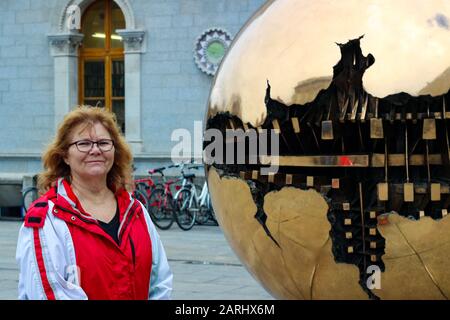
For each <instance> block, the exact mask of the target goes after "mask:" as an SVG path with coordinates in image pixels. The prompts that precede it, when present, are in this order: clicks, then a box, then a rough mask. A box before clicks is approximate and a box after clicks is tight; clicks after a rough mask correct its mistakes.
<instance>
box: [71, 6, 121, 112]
mask: <svg viewBox="0 0 450 320" xmlns="http://www.w3.org/2000/svg"><path fill="white" fill-rule="evenodd" d="M98 2H103V4H104V12H105V19H104V26H103V30H104V32H105V47H104V48H84V47H83V46H82V45H81V46H80V47H79V48H78V102H79V104H80V105H81V104H84V101H85V100H89V99H94V98H93V97H85V96H84V92H85V91H84V87H85V83H84V64H85V62H88V61H103V62H104V65H105V80H104V81H105V92H104V97H96V98H97V100H100V99H103V100H104V101H105V102H104V107H105V108H106V109H107V110H109V111H112V101H113V100H125V92H124V96H122V97H113V96H112V73H111V71H112V61H113V60H114V61H117V60H119V61H123V62H124V63H125V54H124V48H123V46H122V47H121V48H111V35H112V33H113V32H112V31H113V30H112V5H113V3H112V2H113V0H97V1H94V2H92V3H91V4H90V5H89V6H88V7H87V8H86V10H85V11H84V14H83V16H82V17H81V31H82V32H83V26H84V23H85V19H86V12H88V11H89V9H90V8H91V7H92V6H93V5H94V4H97V3H98ZM119 8H120V7H119ZM122 14H123V12H122ZM124 20H125V15H124ZM124 77H125V74H124ZM124 80H125V79H124Z"/></svg>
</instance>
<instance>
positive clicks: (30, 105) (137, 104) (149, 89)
mask: <svg viewBox="0 0 450 320" xmlns="http://www.w3.org/2000/svg"><path fill="white" fill-rule="evenodd" d="M101 1H110V2H112V3H113V5H115V6H116V7H119V8H120V10H121V11H122V13H123V17H124V20H125V26H124V27H123V28H121V29H120V30H118V31H117V34H119V35H120V36H121V37H122V41H123V47H124V48H123V52H124V53H123V55H124V65H125V75H124V77H125V89H124V90H125V92H124V96H125V98H124V99H125V113H124V117H125V119H124V121H125V135H126V138H127V140H128V141H129V143H130V144H131V145H132V147H133V152H134V156H135V164H136V166H137V167H138V172H141V173H144V172H145V169H147V168H149V167H152V166H154V165H158V164H161V163H168V162H169V161H170V153H171V149H172V147H173V145H174V142H173V141H171V134H172V132H173V131H174V130H175V129H177V128H185V129H187V130H189V131H193V130H194V122H195V121H202V120H203V118H204V112H205V110H206V103H207V99H208V93H209V88H210V85H211V81H212V79H213V78H212V77H211V76H210V75H207V74H205V73H204V72H202V71H200V70H199V68H198V67H197V65H196V64H195V63H194V59H193V50H194V46H195V43H196V40H197V39H198V37H199V36H200V35H201V34H202V33H203V32H204V31H205V30H207V29H211V28H220V29H223V30H226V31H227V32H228V33H229V34H230V35H231V37H234V36H235V35H236V34H237V32H238V31H239V30H240V28H241V27H242V26H243V25H244V23H245V22H246V21H247V20H248V18H249V17H251V16H252V14H253V13H254V12H256V11H257V10H258V8H259V7H260V6H261V5H262V4H263V3H264V2H265V1H264V0H101ZM94 2H95V0H0V137H1V138H0V176H2V177H5V176H10V175H14V176H15V177H16V176H22V175H32V174H35V173H37V172H39V171H40V170H41V162H40V155H41V153H42V151H43V149H44V148H45V146H46V144H47V143H48V142H49V140H50V139H51V138H52V137H53V135H54V132H55V126H56V124H57V123H58V122H59V121H60V120H61V119H62V117H63V116H64V115H65V114H66V113H67V112H68V111H69V110H70V109H72V108H74V107H75V106H76V105H78V104H80V103H81V102H80V101H79V100H80V99H79V93H78V92H79V88H78V86H79V83H80V79H79V77H80V74H79V73H80V71H79V49H78V48H79V46H80V44H82V43H83V41H84V39H85V38H84V37H83V34H82V33H81V32H80V31H79V30H75V31H74V30H70V29H69V24H68V23H67V21H66V19H67V8H68V7H70V6H71V5H76V6H78V7H79V8H80V12H81V15H83V14H84V12H85V10H87V8H89V7H90V6H91V5H93V3H94Z"/></svg>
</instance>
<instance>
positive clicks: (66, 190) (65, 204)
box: [56, 178, 134, 223]
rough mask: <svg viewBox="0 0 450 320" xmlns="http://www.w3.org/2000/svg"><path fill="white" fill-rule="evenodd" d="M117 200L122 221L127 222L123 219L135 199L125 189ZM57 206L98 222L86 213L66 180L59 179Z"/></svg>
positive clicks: (119, 192) (117, 194)
mask: <svg viewBox="0 0 450 320" xmlns="http://www.w3.org/2000/svg"><path fill="white" fill-rule="evenodd" d="M115 197H116V199H117V205H118V207H119V212H120V221H122V223H123V222H124V221H125V220H126V219H123V218H124V217H125V218H126V216H127V215H128V213H129V211H130V209H131V207H132V206H133V204H134V199H133V197H132V196H131V194H130V193H129V192H127V191H126V190H125V189H119V190H118V191H117V192H116V193H115ZM56 204H57V205H58V206H59V207H61V208H63V209H66V210H70V211H72V212H73V213H77V214H78V215H80V216H81V217H83V218H84V219H88V220H93V221H96V219H95V218H93V217H92V216H91V215H90V214H89V213H88V212H86V211H85V210H84V209H83V207H82V205H81V203H80V201H79V200H78V198H77V196H76V195H75V193H74V192H73V190H72V188H71V186H70V184H69V182H68V181H66V180H65V179H64V178H59V179H58V182H57V185H56Z"/></svg>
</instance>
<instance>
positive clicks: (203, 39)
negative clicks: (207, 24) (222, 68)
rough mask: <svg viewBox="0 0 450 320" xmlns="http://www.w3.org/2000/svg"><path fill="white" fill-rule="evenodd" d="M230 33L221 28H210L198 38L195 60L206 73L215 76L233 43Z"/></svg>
mask: <svg viewBox="0 0 450 320" xmlns="http://www.w3.org/2000/svg"><path fill="white" fill-rule="evenodd" d="M231 40H232V39H231V36H230V34H229V33H228V32H227V31H225V30H223V29H220V28H212V29H208V30H206V31H205V32H203V33H202V35H201V36H200V37H199V38H198V39H197V41H196V43H195V49H194V61H195V64H196V65H197V67H198V68H199V69H200V70H201V71H203V72H204V73H206V74H208V75H210V76H214V75H215V74H216V71H217V68H218V67H219V65H220V62H221V61H222V58H223V57H224V56H225V53H226V51H227V49H228V47H229V46H230V44H231Z"/></svg>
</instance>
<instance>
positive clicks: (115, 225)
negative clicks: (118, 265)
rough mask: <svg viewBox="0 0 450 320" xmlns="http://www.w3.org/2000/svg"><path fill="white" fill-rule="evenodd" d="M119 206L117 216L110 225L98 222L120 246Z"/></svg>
mask: <svg viewBox="0 0 450 320" xmlns="http://www.w3.org/2000/svg"><path fill="white" fill-rule="evenodd" d="M119 216H120V214H119V205H117V209H116V214H115V215H114V218H112V220H111V221H110V222H108V223H106V222H103V221H100V220H98V224H99V225H100V227H101V228H102V229H103V231H105V232H106V233H107V234H109V236H110V237H111V238H112V239H113V240H114V241H115V242H116V243H117V244H118V245H119V235H118V234H117V233H118V231H119V225H120V221H119Z"/></svg>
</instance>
